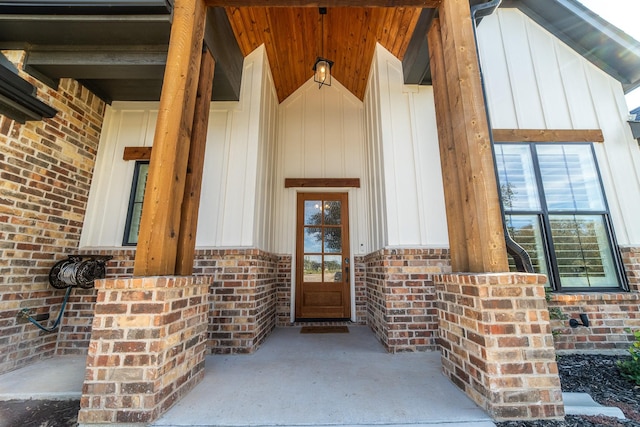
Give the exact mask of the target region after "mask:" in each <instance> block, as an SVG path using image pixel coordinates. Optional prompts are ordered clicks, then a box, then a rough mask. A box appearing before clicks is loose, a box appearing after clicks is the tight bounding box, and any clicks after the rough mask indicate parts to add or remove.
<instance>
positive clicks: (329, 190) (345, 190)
mask: <svg viewBox="0 0 640 427" xmlns="http://www.w3.org/2000/svg"><path fill="white" fill-rule="evenodd" d="M354 190H357V188H353V187H315V188H301V187H298V188H295V192H294V193H293V197H292V206H293V207H292V209H293V210H294V216H293V218H294V220H293V221H291V222H292V224H290V227H291V228H290V229H291V241H292V243H293V244H292V247H293V254H292V255H291V301H290V310H289V319H290V322H291V323H295V321H296V298H297V295H296V287H297V286H296V285H297V283H296V280H297V279H296V272H297V265H296V264H297V260H296V253H297V250H298V243H297V240H298V239H297V237H298V236H297V233H298V231H297V217H298V204H297V200H298V193H346V194H347V200H348V202H349V257H350V265H351V268H350V269H349V299H350V301H349V303H350V305H351V308H350V311H351V317H350V320H351V321H352V322H357V313H356V284H355V270H356V269H355V264H354V260H353V258H354V245H355V243H354V239H352V237H353V230H354V226H353V224H354V217H353V211H354V209H353V200H354V194H353V191H354Z"/></svg>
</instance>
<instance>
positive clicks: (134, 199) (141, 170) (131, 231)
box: [124, 162, 149, 245]
mask: <svg viewBox="0 0 640 427" xmlns="http://www.w3.org/2000/svg"><path fill="white" fill-rule="evenodd" d="M148 175H149V163H148V162H144V163H143V162H136V164H135V172H134V174H133V177H134V182H133V188H132V189H131V195H130V196H129V211H128V212H127V221H126V223H125V230H124V244H125V245H135V244H137V243H138V233H139V232H140V219H141V218H142V204H143V202H144V192H145V189H146V188H147V177H148Z"/></svg>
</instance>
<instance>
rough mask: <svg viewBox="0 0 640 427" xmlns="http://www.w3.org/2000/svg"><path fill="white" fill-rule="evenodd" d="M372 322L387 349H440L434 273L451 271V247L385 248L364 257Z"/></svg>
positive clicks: (393, 350) (370, 319)
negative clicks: (449, 249) (447, 248)
mask: <svg viewBox="0 0 640 427" xmlns="http://www.w3.org/2000/svg"><path fill="white" fill-rule="evenodd" d="M364 264H365V265H366V273H365V282H366V293H367V301H368V307H367V310H368V319H367V321H368V324H369V325H370V326H371V328H372V329H373V331H374V332H375V334H376V336H377V337H378V339H379V340H380V342H382V344H383V345H384V346H385V347H386V348H387V350H388V351H390V352H392V353H395V352H400V351H424V350H437V348H438V347H437V344H436V333H437V329H438V318H437V307H436V293H435V286H434V284H433V277H434V275H435V274H441V273H443V272H448V271H450V265H449V253H448V250H446V249H382V250H379V251H377V252H374V253H372V254H369V255H367V256H366V257H365V258H364Z"/></svg>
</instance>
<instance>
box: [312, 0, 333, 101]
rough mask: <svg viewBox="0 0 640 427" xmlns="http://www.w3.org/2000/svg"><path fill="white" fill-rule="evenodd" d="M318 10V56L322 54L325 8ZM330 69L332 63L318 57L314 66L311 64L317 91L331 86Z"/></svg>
mask: <svg viewBox="0 0 640 427" xmlns="http://www.w3.org/2000/svg"><path fill="white" fill-rule="evenodd" d="M319 9H320V17H321V22H320V31H321V33H320V55H322V54H323V52H324V15H326V14H327V8H326V7H321V8H319ZM331 67H333V61H330V60H328V59H327V58H323V57H322V56H318V57H317V58H316V62H315V64H313V71H314V74H313V81H314V82H316V83H318V89H320V88H321V87H322V86H331Z"/></svg>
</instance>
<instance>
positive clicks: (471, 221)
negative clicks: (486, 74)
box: [439, 0, 509, 273]
mask: <svg viewBox="0 0 640 427" xmlns="http://www.w3.org/2000/svg"><path fill="white" fill-rule="evenodd" d="M439 14H440V26H441V33H442V41H443V52H444V60H445V70H446V73H447V91H448V94H449V105H450V110H451V115H452V130H453V140H454V141H455V144H456V166H457V167H456V169H457V171H458V179H459V183H460V192H461V196H462V200H463V212H464V218H465V233H466V238H467V253H468V255H469V271H470V272H472V273H481V272H487V273H495V272H507V271H509V265H508V262H507V250H506V244H505V239H504V228H503V224H502V212H501V209H500V199H499V197H498V188H497V183H496V176H495V171H494V162H493V154H492V149H491V140H490V135H489V125H488V123H487V115H486V111H485V107H484V99H483V95H482V86H481V82H480V67H479V64H478V56H477V52H476V44H475V37H474V34H473V23H472V21H471V10H470V6H469V1H468V0H443V1H442V3H441V5H440V8H439Z"/></svg>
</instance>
